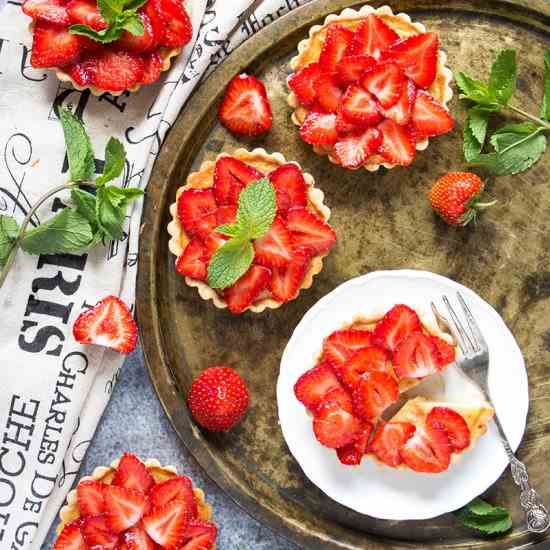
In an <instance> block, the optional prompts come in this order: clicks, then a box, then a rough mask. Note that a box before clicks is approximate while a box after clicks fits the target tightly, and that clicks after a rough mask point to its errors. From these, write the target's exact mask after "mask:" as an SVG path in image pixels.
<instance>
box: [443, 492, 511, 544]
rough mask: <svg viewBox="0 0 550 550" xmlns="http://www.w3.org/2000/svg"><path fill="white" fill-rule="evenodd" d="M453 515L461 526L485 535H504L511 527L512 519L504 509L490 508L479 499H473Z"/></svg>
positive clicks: (489, 505) (490, 506)
mask: <svg viewBox="0 0 550 550" xmlns="http://www.w3.org/2000/svg"><path fill="white" fill-rule="evenodd" d="M454 515H455V517H456V518H457V519H458V520H459V521H460V522H461V523H462V524H463V525H466V526H467V527H471V528H473V529H476V530H478V531H481V532H483V533H485V534H486V535H493V534H498V533H505V532H506V531H509V530H510V529H511V527H512V518H511V517H510V514H509V513H508V510H506V508H502V507H500V506H492V505H491V504H489V503H488V502H485V501H484V500H481V499H480V498H475V499H474V500H473V501H472V502H470V503H469V504H467V505H466V506H464V507H463V508H460V510H457V511H456V512H454Z"/></svg>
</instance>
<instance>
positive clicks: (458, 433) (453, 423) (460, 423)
mask: <svg viewBox="0 0 550 550" xmlns="http://www.w3.org/2000/svg"><path fill="white" fill-rule="evenodd" d="M426 424H427V425H428V426H430V427H432V428H435V429H440V430H443V431H444V432H445V433H446V434H447V437H448V438H449V441H450V443H451V445H452V448H453V451H455V452H457V453H459V452H460V451H463V450H464V449H466V448H467V447H469V446H470V429H469V428H468V424H466V421H465V420H464V418H463V417H462V416H461V415H460V414H459V413H457V412H456V411H453V410H452V409H449V408H448V407H434V408H433V409H432V410H431V411H430V412H429V414H428V418H426Z"/></svg>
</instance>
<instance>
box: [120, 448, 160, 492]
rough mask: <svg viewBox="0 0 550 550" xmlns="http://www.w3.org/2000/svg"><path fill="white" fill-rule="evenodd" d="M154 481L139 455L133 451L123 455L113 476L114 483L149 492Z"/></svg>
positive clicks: (126, 487)
mask: <svg viewBox="0 0 550 550" xmlns="http://www.w3.org/2000/svg"><path fill="white" fill-rule="evenodd" d="M154 483H155V480H154V479H153V477H152V476H151V474H150V473H149V472H148V470H147V468H146V467H145V465H144V464H143V462H141V460H139V458H137V456H135V455H133V454H132V453H124V454H123V455H122V458H121V459H120V462H119V463H118V467H117V469H116V472H115V477H114V478H113V485H116V486H117V487H124V488H125V489H133V490H134V491H141V492H142V493H145V494H147V493H148V492H149V489H150V488H151V487H152V486H153V485H154Z"/></svg>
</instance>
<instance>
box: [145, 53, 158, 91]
mask: <svg viewBox="0 0 550 550" xmlns="http://www.w3.org/2000/svg"><path fill="white" fill-rule="evenodd" d="M161 72H162V57H160V55H159V54H158V53H157V52H150V53H148V54H144V55H143V76H142V77H141V83H142V84H152V83H153V82H156V81H157V80H158V79H159V78H160V74H161Z"/></svg>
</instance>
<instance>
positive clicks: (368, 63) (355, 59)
mask: <svg viewBox="0 0 550 550" xmlns="http://www.w3.org/2000/svg"><path fill="white" fill-rule="evenodd" d="M375 65H376V60H375V59H374V57H371V56H370V55H365V54H363V55H346V57H344V58H343V59H342V60H341V61H340V63H338V66H337V67H336V74H337V78H338V81H339V82H340V83H341V84H343V85H345V86H347V85H348V84H355V83H357V82H359V80H360V78H361V76H363V73H365V72H366V71H367V70H368V69H371V68H372V67H374V66H375Z"/></svg>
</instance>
